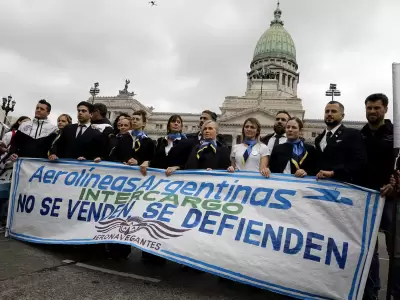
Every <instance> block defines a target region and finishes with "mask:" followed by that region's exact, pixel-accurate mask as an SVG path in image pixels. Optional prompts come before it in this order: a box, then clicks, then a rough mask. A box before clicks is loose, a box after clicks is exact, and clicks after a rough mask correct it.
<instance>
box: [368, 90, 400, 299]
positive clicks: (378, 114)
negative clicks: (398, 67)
mask: <svg viewBox="0 0 400 300" xmlns="http://www.w3.org/2000/svg"><path fill="white" fill-rule="evenodd" d="M388 104H389V99H388V97H387V96H386V95H384V94H372V95H370V96H368V97H367V99H365V113H366V117H367V120H368V123H367V124H366V125H365V126H364V127H363V128H362V129H361V137H362V139H363V141H364V144H365V148H366V151H367V157H368V168H367V172H366V178H365V184H364V185H365V186H366V187H368V188H370V189H373V190H380V191H381V195H382V196H387V197H386V202H385V207H384V209H383V214H382V220H381V224H380V225H381V226H380V227H381V230H382V231H383V232H384V233H385V240H386V248H387V251H388V253H389V254H390V249H391V242H392V236H391V226H392V210H393V201H394V199H393V198H392V197H388V195H389V194H390V193H391V192H392V191H393V186H392V185H391V184H389V181H390V177H391V176H392V174H393V173H394V163H395V153H394V149H393V124H392V122H391V121H390V120H388V119H386V120H385V114H386V113H387V110H388ZM394 265H395V266H396V265H398V264H396V263H395V264H394ZM399 272H400V270H398V268H397V270H396V269H395V270H394V278H393V283H394V284H393V290H392V295H393V297H394V299H400V277H399V274H400V273H399ZM380 288H381V286H380V278H379V254H378V247H376V248H375V253H374V256H373V257H372V262H371V268H370V272H369V276H368V279H367V283H366V286H365V291H364V298H363V299H366V300H367V299H378V292H379V290H380Z"/></svg>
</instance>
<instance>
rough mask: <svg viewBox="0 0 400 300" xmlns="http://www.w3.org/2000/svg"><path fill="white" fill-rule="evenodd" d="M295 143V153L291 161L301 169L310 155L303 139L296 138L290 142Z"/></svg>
mask: <svg viewBox="0 0 400 300" xmlns="http://www.w3.org/2000/svg"><path fill="white" fill-rule="evenodd" d="M289 143H291V144H292V145H293V153H292V159H291V162H292V163H293V165H294V166H295V167H296V169H297V170H299V169H300V167H301V165H302V164H303V162H304V160H305V159H306V157H307V156H308V152H307V151H306V149H305V148H304V144H303V142H302V141H301V140H296V141H293V142H290V141H289Z"/></svg>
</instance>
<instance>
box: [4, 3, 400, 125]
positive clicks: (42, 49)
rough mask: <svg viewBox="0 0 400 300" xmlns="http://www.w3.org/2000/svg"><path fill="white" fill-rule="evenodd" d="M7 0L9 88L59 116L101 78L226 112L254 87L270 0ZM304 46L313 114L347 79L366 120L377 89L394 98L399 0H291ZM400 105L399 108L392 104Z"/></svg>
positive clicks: (141, 94) (186, 105)
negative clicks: (249, 81) (254, 64)
mask: <svg viewBox="0 0 400 300" xmlns="http://www.w3.org/2000/svg"><path fill="white" fill-rule="evenodd" d="M157 3H158V6H157V7H150V5H149V4H148V0H130V1H128V0H125V1H124V0H113V1H110V0H108V1H105V0H95V1H94V0H93V1H86V0H85V1H67V0H65V1H64V0H36V1H31V0H25V1H22V0H2V1H1V2H0V93H2V94H1V95H0V96H1V97H4V96H7V95H8V94H10V93H11V94H12V95H13V97H14V98H15V100H16V101H17V105H16V111H15V113H14V115H16V116H19V115H22V114H27V115H32V114H33V110H34V106H35V104H36V102H37V100H39V99H41V98H46V99H47V100H48V101H50V102H51V103H52V105H53V111H54V112H53V114H52V115H53V118H52V119H53V120H54V118H56V117H57V115H58V114H60V113H62V112H67V113H70V114H72V115H74V116H75V105H76V104H77V103H78V102H79V101H82V100H86V99H87V98H88V97H89V96H90V95H89V92H88V91H89V89H90V87H91V85H92V84H93V82H95V81H98V82H100V90H101V92H100V96H114V95H116V94H117V93H118V90H119V89H123V87H124V81H125V79H126V78H129V79H130V80H131V84H130V86H129V87H130V90H134V91H135V93H137V96H136V98H137V100H139V101H140V102H142V103H143V104H145V105H147V106H154V107H155V108H156V111H170V112H199V111H201V110H202V109H205V108H210V109H213V110H215V111H217V112H219V107H220V106H221V104H222V102H223V101H224V98H225V97H226V96H243V95H244V93H245V89H246V72H248V71H249V68H250V67H249V66H250V62H251V60H252V58H253V52H254V48H255V46H256V43H257V41H258V39H259V37H260V36H261V35H262V34H263V32H264V31H265V30H267V29H268V28H269V25H270V21H271V20H272V18H273V11H274V9H275V7H276V2H275V1H271V0H251V1H244V0H201V1H200V0H158V1H157ZM281 9H282V11H283V14H282V19H283V21H284V22H285V28H286V30H287V31H288V32H289V33H290V34H291V36H292V38H293V40H294V42H295V44H296V49H297V63H298V65H299V72H300V83H299V90H298V94H299V97H300V98H302V99H303V106H304V109H305V110H306V118H318V119H321V118H322V116H323V107H324V105H325V103H326V102H327V100H328V99H327V97H325V90H326V89H327V88H328V86H329V83H330V82H332V83H336V84H337V85H338V89H340V90H341V92H342V97H341V98H340V101H342V102H343V104H344V105H345V107H346V119H348V120H364V112H363V109H364V108H363V101H364V99H365V97H366V96H367V95H368V94H370V93H375V92H383V93H386V94H387V95H388V96H389V98H390V100H391V98H392V79H391V64H392V62H394V61H397V62H400V39H399V34H398V33H395V29H396V28H397V29H399V28H400V18H399V16H398V14H399V12H400V1H399V0H381V1H375V0H351V1H345V0H335V1H328V0H281ZM390 110H391V109H390Z"/></svg>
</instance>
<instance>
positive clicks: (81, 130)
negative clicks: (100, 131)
mask: <svg viewBox="0 0 400 300" xmlns="http://www.w3.org/2000/svg"><path fill="white" fill-rule="evenodd" d="M84 127H86V126H85V125H79V131H78V135H77V136H76V137H77V138H78V137H80V136H81V135H82V134H83V128H84Z"/></svg>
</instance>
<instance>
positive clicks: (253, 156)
mask: <svg viewBox="0 0 400 300" xmlns="http://www.w3.org/2000/svg"><path fill="white" fill-rule="evenodd" d="M260 132H261V124H260V122H259V121H258V120H257V119H256V118H248V119H247V120H246V121H244V123H243V127H242V143H241V144H237V145H234V146H233V147H232V152H231V166H230V167H229V168H228V172H231V173H233V172H235V171H236V170H238V171H253V172H260V173H261V174H262V175H263V176H268V166H267V164H268V156H267V155H268V147H267V146H266V145H265V144H264V143H261V142H260V141H259V137H260Z"/></svg>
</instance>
